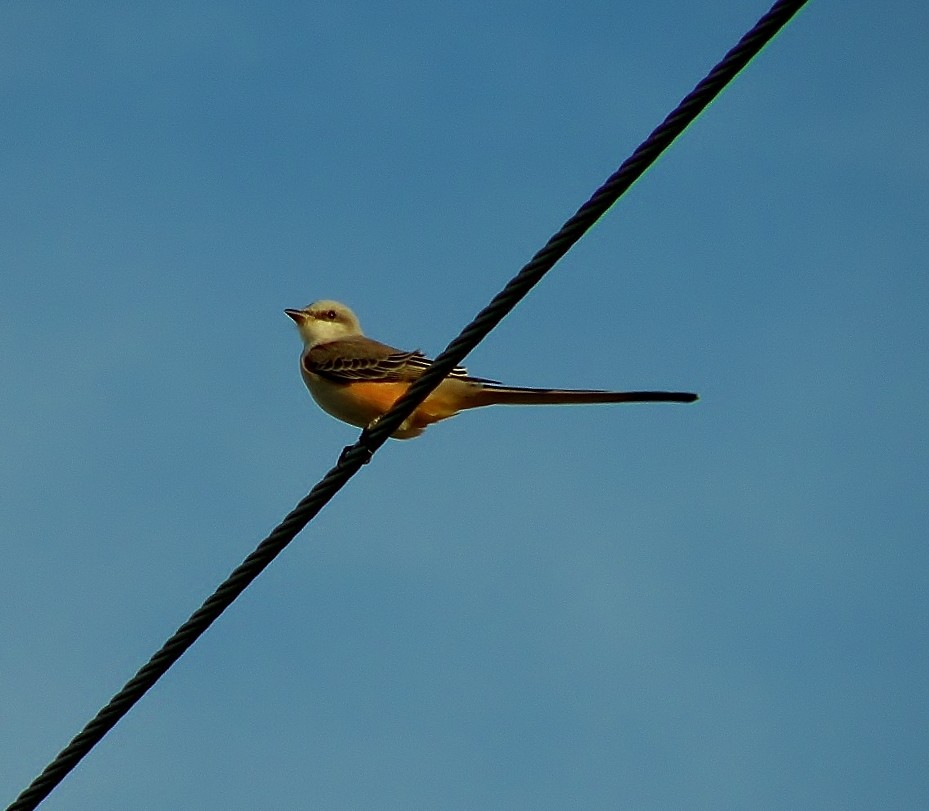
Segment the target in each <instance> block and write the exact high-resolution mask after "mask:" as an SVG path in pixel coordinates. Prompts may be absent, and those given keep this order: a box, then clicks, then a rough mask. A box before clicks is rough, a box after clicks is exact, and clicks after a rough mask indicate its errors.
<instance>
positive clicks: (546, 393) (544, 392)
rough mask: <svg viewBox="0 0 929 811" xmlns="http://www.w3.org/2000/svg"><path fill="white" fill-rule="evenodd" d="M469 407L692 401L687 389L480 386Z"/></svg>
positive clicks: (691, 395) (694, 397)
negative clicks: (619, 389) (645, 389)
mask: <svg viewBox="0 0 929 811" xmlns="http://www.w3.org/2000/svg"><path fill="white" fill-rule="evenodd" d="M472 398H473V399H472V402H473V405H472V407H479V406H487V405H583V404H585V403H586V404H588V405H591V404H594V403H692V402H694V400H697V399H699V398H698V397H697V395H696V394H693V393H692V392H689V391H598V390H592V389H527V388H519V387H514V386H483V387H481V389H480V390H479V391H477V392H475V393H474V394H473V395H472Z"/></svg>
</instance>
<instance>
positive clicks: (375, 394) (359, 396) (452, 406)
mask: <svg viewBox="0 0 929 811" xmlns="http://www.w3.org/2000/svg"><path fill="white" fill-rule="evenodd" d="M349 385H350V386H351V391H352V396H353V397H355V398H356V400H357V402H358V403H359V404H362V403H363V404H364V407H365V408H366V409H370V410H371V412H372V413H374V414H376V415H377V416H381V415H383V414H386V413H387V412H388V411H390V409H391V407H392V406H393V404H394V403H396V402H397V400H399V399H400V398H401V397H402V396H403V395H404V394H405V393H406V390H407V389H408V388H409V387H410V384H409V383H405V382H397V383H394V382H390V383H388V382H384V381H373V382H368V381H353V382H352V383H350V384H349ZM456 400H458V401H459V402H457V403H456ZM461 405H462V404H461V402H460V398H456V397H454V396H450V395H449V393H448V392H447V391H443V387H442V386H439V388H438V389H437V390H436V391H434V392H432V394H430V395H429V396H428V397H427V398H426V400H425V402H423V403H422V404H421V405H420V406H419V407H418V408H417V409H416V411H414V412H413V415H412V416H411V417H410V418H409V425H410V426H411V427H413V428H420V429H421V428H425V427H426V426H427V425H432V423H434V422H438V421H439V420H444V419H446V418H448V417H453V416H454V415H455V414H457V413H458V409H459V408H460V407H461Z"/></svg>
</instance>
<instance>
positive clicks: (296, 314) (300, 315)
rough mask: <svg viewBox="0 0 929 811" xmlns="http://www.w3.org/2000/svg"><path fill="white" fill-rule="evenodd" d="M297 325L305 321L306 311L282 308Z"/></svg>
mask: <svg viewBox="0 0 929 811" xmlns="http://www.w3.org/2000/svg"><path fill="white" fill-rule="evenodd" d="M284 312H285V313H286V314H287V315H289V316H290V317H291V318H292V319H293V320H294V321H295V322H296V323H297V324H298V325H299V324H302V323H303V322H304V321H306V313H305V312H303V310H290V309H288V310H284Z"/></svg>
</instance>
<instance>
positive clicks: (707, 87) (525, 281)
mask: <svg viewBox="0 0 929 811" xmlns="http://www.w3.org/2000/svg"><path fill="white" fill-rule="evenodd" d="M805 4H806V0H780V1H779V2H777V3H775V4H774V5H773V6H772V7H771V10H770V11H769V12H768V13H767V14H765V15H764V17H762V18H761V19H760V20H759V21H758V23H757V24H756V25H755V26H754V28H752V30H751V31H749V32H748V33H747V34H746V35H745V36H744V37H742V39H741V40H740V41H739V43H738V45H736V46H735V47H734V48H733V49H732V50H731V51H729V53H727V54H726V56H725V57H724V58H723V60H722V61H721V62H720V63H719V64H718V65H717V66H716V67H714V68H713V70H711V71H710V73H709V74H708V75H707V77H706V78H705V79H703V81H701V82H700V83H699V84H698V85H697V86H696V87H695V88H694V90H693V91H692V92H691V93H690V94H689V95H688V96H686V97H685V98H684V100H683V101H681V103H680V104H679V105H678V106H677V107H676V108H675V109H674V111H673V112H672V113H671V114H670V115H669V116H668V117H667V118H666V119H665V120H664V121H663V122H662V123H661V124H660V125H659V126H658V127H657V128H656V129H655V130H654V131H653V132H652V134H651V135H649V137H648V138H647V139H646V140H645V141H644V142H643V143H642V145H641V146H639V148H638V149H636V151H635V152H634V153H633V154H632V156H631V157H630V158H629V159H628V160H626V161H625V162H624V163H623V164H622V166H620V168H619V169H618V170H617V171H616V173H615V174H613V175H612V176H611V177H610V178H609V179H608V180H607V181H606V183H604V184H603V186H601V187H600V188H599V189H598V190H597V191H596V192H595V193H594V195H593V197H591V198H590V200H588V201H587V202H586V203H584V205H583V206H581V208H580V209H579V210H578V211H577V213H576V214H575V215H574V216H573V217H572V218H571V219H570V220H568V221H567V222H566V223H565V224H564V226H562V228H561V230H559V231H558V233H557V234H555V235H554V236H553V237H552V238H551V239H550V240H549V241H548V243H547V244H546V245H545V247H544V248H542V250H540V251H539V252H538V253H537V254H536V255H535V256H534V257H533V258H532V260H531V261H530V262H529V263H528V264H527V265H525V267H523V269H522V270H520V272H519V273H518V274H517V275H516V276H515V277H513V279H511V280H510V282H509V283H508V284H507V285H506V287H505V288H504V289H503V290H502V291H501V292H500V293H498V294H497V295H496V296H495V297H494V299H493V300H492V301H491V302H490V304H489V305H488V306H487V307H485V308H484V309H483V310H482V311H481V312H480V313H479V314H478V315H477V317H476V318H475V319H474V320H473V321H472V322H471V323H470V324H469V325H468V326H467V327H465V329H464V330H463V331H462V332H461V334H460V335H459V336H458V337H457V338H455V340H454V341H452V342H451V343H450V344H449V345H448V347H447V348H446V349H445V351H444V352H442V353H441V354H440V355H439V356H438V357H437V358H436V359H435V361H434V362H433V364H432V365H431V366H430V368H429V369H428V370H427V371H426V372H425V373H424V374H423V376H422V377H420V378H419V379H418V380H417V381H416V382H415V383H413V385H412V386H410V388H409V390H408V391H407V393H406V394H405V395H404V396H403V397H402V398H400V400H399V401H397V403H396V404H395V405H394V407H393V408H392V409H391V410H390V412H389V413H388V414H385V415H384V417H383V418H382V419H381V420H379V421H378V422H377V424H376V425H375V426H374V427H372V428H371V429H370V430H365V431H362V434H361V437H360V438H359V440H358V441H357V442H356V443H355V444H354V445H350V446H349V447H347V448H346V449H345V450H344V451H343V452H342V456H341V457H340V458H339V461H338V463H337V464H336V466H335V467H333V468H332V469H331V470H330V471H329V472H328V473H327V474H326V475H325V476H324V477H323V479H322V480H321V481H320V482H319V484H317V485H316V486H315V487H314V488H313V489H312V490H311V491H310V493H309V494H308V495H307V496H306V497H305V498H304V499H303V500H302V501H301V502H300V503H299V504H297V506H296V507H294V509H293V510H292V511H291V512H290V514H289V515H287V517H286V518H285V519H284V520H283V521H282V522H281V523H280V524H279V525H278V526H277V527H276V528H275V529H274V531H273V532H272V533H271V534H270V535H269V536H268V537H267V538H265V539H264V540H263V541H262V542H261V543H260V544H259V545H258V547H257V548H256V549H255V551H254V552H252V553H251V554H250V555H249V556H248V557H247V558H246V559H245V560H244V561H243V562H242V564H241V565H240V566H239V567H238V568H236V569H235V570H234V571H233V572H232V574H230V575H229V577H228V578H227V579H226V580H225V582H223V583H222V584H221V585H220V586H219V588H218V589H217V590H216V591H215V592H214V593H213V594H212V595H211V596H210V597H209V598H208V599H207V601H206V602H205V603H204V604H203V605H202V606H201V607H200V608H198V609H197V610H196V611H195V612H194V613H193V615H192V616H191V617H190V619H189V620H187V622H185V623H184V624H183V625H182V626H181V627H180V628H178V630H177V631H176V632H175V633H174V635H173V636H172V637H171V638H170V639H169V640H168V641H167V642H166V643H165V644H164V646H163V647H162V648H161V650H159V651H158V652H157V653H156V654H155V655H154V656H152V658H151V659H150V660H149V661H148V662H147V663H146V664H145V665H144V666H143V667H142V668H141V670H139V672H138V673H136V675H135V676H134V677H133V678H132V679H131V680H130V681H129V682H127V684H126V685H125V686H124V687H123V688H122V690H120V691H119V692H118V693H117V694H116V695H115V696H113V698H112V699H110V701H109V703H108V704H107V705H106V706H105V707H104V708H103V709H101V710H100V712H98V713H97V715H96V716H95V717H94V718H93V719H92V720H91V721H90V722H89V723H88V724H87V725H86V726H85V727H84V729H82V730H81V731H80V732H79V733H78V734H77V735H76V736H75V737H74V739H73V740H72V741H71V742H70V743H69V744H68V745H67V746H66V747H65V748H64V749H63V750H62V751H61V752H60V753H59V754H58V756H57V757H56V758H55V759H54V760H53V761H52V762H51V763H50V764H49V765H48V766H47V767H46V768H45V769H44V771H43V772H42V773H41V774H40V775H39V776H38V777H36V779H35V780H33V781H32V783H31V784H30V785H29V786H28V787H27V788H26V789H25V790H24V791H23V792H22V793H21V794H20V795H19V797H17V798H16V800H14V802H13V803H12V805H10V806H9V807H8V808H7V811H31V809H34V808H36V807H37V806H38V805H39V803H41V802H42V800H44V799H45V798H46V797H47V796H48V795H49V794H50V793H51V792H52V791H53V790H54V789H55V787H56V786H57V785H58V784H59V783H60V782H61V781H62V780H63V779H64V778H65V776H66V775H67V774H68V772H70V771H71V770H72V769H73V768H74V767H75V766H76V765H77V764H78V763H79V762H80V761H81V759H82V758H83V757H84V756H85V755H86V754H87V753H88V752H90V750H91V749H93V747H94V746H95V745H96V744H97V743H98V742H99V741H100V740H101V739H102V738H103V736H104V735H106V733H107V732H109V731H110V730H111V729H112V728H113V727H114V726H115V725H116V724H117V722H118V721H119V720H120V719H121V718H122V717H123V716H124V715H126V713H128V712H129V710H130V709H131V708H132V706H133V705H134V704H135V703H136V702H137V701H138V700H139V699H140V698H141V697H142V696H143V695H144V694H145V693H146V692H147V691H148V689H149V688H150V687H152V685H154V684H155V682H157V681H158V679H160V678H161V677H162V676H163V675H164V674H165V673H166V672H167V671H168V669H169V668H170V667H171V666H172V665H173V664H174V663H175V662H176V661H177V660H178V659H179V658H180V657H181V656H182V655H183V654H184V652H185V651H186V650H187V649H188V648H189V647H190V646H191V645H192V644H193V643H194V642H195V641H196V640H197V639H198V638H199V637H200V635H201V634H202V633H203V632H204V631H206V629H207V628H209V627H210V625H211V624H212V623H213V621H214V620H215V619H216V618H217V617H219V615H220V614H222V612H223V611H225V610H226V608H228V607H229V606H230V605H231V604H232V602H233V601H234V600H235V599H236V597H238V596H239V595H240V594H241V593H242V592H243V591H244V590H245V588H246V587H247V586H248V585H249V584H250V583H251V582H252V581H253V580H254V579H255V578H256V577H257V576H258V575H259V574H261V572H262V571H263V570H264V569H265V567H266V566H267V565H268V564H269V563H271V561H272V560H274V558H275V557H277V555H278V554H279V553H280V552H281V551H282V550H283V549H284V547H285V546H287V544H289V543H290V542H291V541H292V540H293V539H294V537H295V536H296V535H297V533H298V532H300V530H302V529H303V528H304V527H305V526H306V525H307V524H308V523H309V522H310V521H311V520H312V519H313V518H314V517H315V516H316V514H317V513H318V512H319V511H320V510H321V509H322V508H323V507H324V506H325V505H326V504H327V503H328V502H329V500H330V499H331V498H332V497H333V496H334V495H335V494H336V493H337V492H338V491H339V490H340V489H341V488H342V487H343V486H344V485H345V484H346V483H347V482H348V480H349V479H350V478H351V477H352V476H354V475H355V473H357V472H358V470H359V469H360V468H361V466H362V465H363V464H365V463H366V462H367V461H369V460H370V458H371V456H372V455H373V454H374V452H375V451H377V450H378V448H380V447H381V445H383V444H384V443H385V442H386V441H387V439H388V437H389V436H390V435H391V434H392V433H393V432H394V431H395V430H397V428H398V427H399V426H400V423H402V422H403V421H404V420H405V419H406V418H407V417H409V416H410V414H412V413H413V411H414V410H415V409H416V407H417V406H418V405H419V404H420V403H421V402H422V401H423V400H425V399H426V397H427V396H428V395H429V393H430V392H431V391H432V390H433V389H434V388H435V387H436V386H438V385H439V383H441V382H442V380H443V379H444V378H445V377H446V376H447V375H448V374H449V372H451V370H452V369H453V368H454V367H455V366H457V365H458V364H459V363H461V361H462V360H464V358H465V356H466V355H467V354H468V353H469V352H470V351H471V350H472V349H474V347H475V346H477V345H478V343H480V342H481V341H482V340H483V339H484V337H485V336H486V335H487V334H488V333H489V332H490V331H491V330H492V329H493V328H494V327H495V326H496V325H497V324H499V323H500V321H502V320H503V318H504V317H505V316H506V315H507V314H508V313H509V312H510V311H511V310H512V309H513V308H514V307H515V306H516V305H517V304H518V303H519V301H520V300H521V299H522V298H523V297H524V296H525V295H526V294H527V293H528V292H529V290H530V289H531V288H532V287H533V286H535V285H536V284H537V283H538V282H539V281H540V280H541V278H542V277H543V276H544V275H545V274H546V273H547V272H548V271H549V270H551V268H552V267H553V266H554V264H555V263H556V262H557V261H558V260H559V259H560V258H561V257H562V256H564V255H565V254H566V253H567V252H568V250H569V249H570V248H571V246H572V245H574V243H575V242H577V241H578V240H579V239H580V238H581V237H582V236H583V235H584V233H585V232H586V231H587V230H588V229H589V228H590V227H591V226H592V225H593V224H594V223H595V222H596V221H597V220H598V219H599V218H600V217H601V216H603V214H604V213H605V212H606V211H607V209H609V208H610V206H612V205H613V203H615V202H616V200H618V199H619V197H620V196H621V195H622V194H623V193H624V192H625V191H626V190H627V189H628V188H629V187H630V186H631V185H632V184H633V183H634V182H635V181H636V180H638V178H639V177H641V176H642V174H644V172H645V171H646V169H648V167H649V166H651V165H652V164H653V163H654V162H655V160H656V159H657V158H658V156H659V155H660V154H661V153H662V152H663V151H664V150H665V149H666V148H667V147H668V146H669V145H670V144H671V142H672V141H673V140H674V139H675V138H676V137H677V136H678V135H680V134H681V133H682V132H683V131H684V130H685V129H686V128H687V126H688V125H689V124H690V123H691V122H692V121H693V120H694V119H695V118H696V117H697V116H698V115H699V114H700V113H701V112H702V111H703V110H704V109H705V108H706V106H707V105H708V104H709V103H710V102H711V101H712V100H713V99H714V98H715V97H716V95H717V94H718V93H719V92H720V91H721V90H722V89H723V88H724V87H725V86H726V85H727V84H728V83H729V82H730V81H731V80H732V79H733V78H734V77H735V75H736V74H737V73H738V72H739V71H740V70H741V69H742V68H743V67H745V65H746V64H748V62H749V61H750V60H751V59H752V58H753V57H754V56H755V55H756V54H757V53H758V52H759V51H760V50H761V49H762V48H763V47H764V46H765V45H766V44H767V43H768V42H769V41H770V40H771V38H772V37H774V35H775V34H776V33H777V32H778V31H779V30H780V29H781V28H782V27H783V26H784V24H785V23H787V21H788V20H790V18H791V17H793V15H794V14H796V13H797V12H798V11H799V10H800V9H801V8H802V7H803V6H804V5H805Z"/></svg>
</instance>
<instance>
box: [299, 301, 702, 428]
mask: <svg viewBox="0 0 929 811" xmlns="http://www.w3.org/2000/svg"><path fill="white" fill-rule="evenodd" d="M284 312H285V313H287V315H289V316H290V317H291V318H292V319H293V320H294V321H295V322H296V324H297V329H299V330H300V337H301V338H302V339H303V344H304V349H303V354H302V355H301V356H300V372H301V374H302V375H303V382H304V383H306V387H307V388H308V389H309V390H310V394H312V395H313V399H314V400H316V402H317V403H318V404H319V406H320V407H321V408H322V409H323V410H324V411H326V412H328V413H329V414H331V415H332V416H333V417H336V418H337V419H340V420H342V421H343V422H347V423H348V424H349V425H355V426H357V427H359V428H367V427H368V426H370V425H371V424H372V423H374V422H375V421H376V420H377V419H379V418H380V417H381V416H383V415H384V414H386V413H387V412H388V411H389V410H390V408H391V406H392V405H393V404H394V403H395V402H397V400H398V399H400V397H401V396H403V394H404V393H405V392H406V390H407V389H408V388H409V387H410V384H411V383H412V382H413V381H414V380H416V378H418V377H419V376H420V375H421V374H422V373H423V372H424V371H425V370H426V369H427V368H428V367H429V364H430V363H431V361H430V360H429V359H428V358H427V357H426V356H425V355H423V353H422V352H419V351H415V352H403V351H402V350H400V349H394V348H393V347H392V346H387V345H386V344H382V343H380V342H379V341H375V340H373V339H371V338H368V337H367V336H366V335H365V334H364V333H363V332H362V331H361V324H359V323H358V319H357V318H356V317H355V314H354V313H353V312H352V311H351V310H350V309H348V307H346V306H345V305H344V304H339V302H337V301H325V300H324V301H316V302H313V304H310V305H308V306H306V307H304V308H303V309H302V310H284ZM696 399H697V395H696V394H691V393H690V392H683V391H592V390H586V389H527V388H517V387H513V386H503V385H501V384H500V383H498V382H497V381H495V380H487V379H485V378H482V377H471V376H470V375H469V374H468V373H467V371H466V370H465V369H462V368H460V367H459V368H456V369H455V370H454V371H453V372H452V373H451V374H450V375H449V376H448V377H446V378H445V379H444V380H443V381H442V382H441V383H440V384H439V385H438V387H437V388H436V389H435V390H434V391H433V392H432V393H431V394H430V395H429V396H428V397H427V398H426V399H425V400H424V401H423V402H422V403H421V404H420V405H419V406H417V408H416V410H415V411H414V412H413V413H412V414H411V415H410V416H409V417H407V418H406V420H404V421H403V422H402V423H401V424H400V427H399V428H398V429H397V430H396V431H395V432H394V433H393V436H394V437H395V438H397V439H412V438H413V437H415V436H419V435H420V434H421V433H422V432H423V431H425V430H426V427H427V426H429V425H431V424H432V423H434V422H438V421H439V420H444V419H447V418H448V417H454V416H455V414H457V413H458V412H459V411H463V410H464V409H466V408H479V407H480V406H488V405H563V404H568V403H643V402H651V403H654V402H666V403H692V402H693V401H694V400H696Z"/></svg>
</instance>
